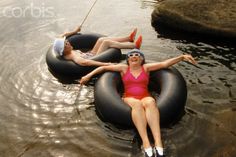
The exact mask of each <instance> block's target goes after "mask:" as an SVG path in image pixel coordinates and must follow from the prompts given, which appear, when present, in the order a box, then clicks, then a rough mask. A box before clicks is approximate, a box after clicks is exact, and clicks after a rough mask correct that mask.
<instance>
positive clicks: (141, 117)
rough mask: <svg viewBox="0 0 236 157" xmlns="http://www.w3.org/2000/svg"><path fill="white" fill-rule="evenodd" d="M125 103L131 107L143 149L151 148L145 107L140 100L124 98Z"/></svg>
mask: <svg viewBox="0 0 236 157" xmlns="http://www.w3.org/2000/svg"><path fill="white" fill-rule="evenodd" d="M124 101H125V102H126V103H127V104H128V105H129V106H130V107H131V109H132V110H131V116H132V120H133V122H134V125H135V127H136V128H137V130H138V133H139V135H140V137H141V139H142V142H143V147H144V148H149V147H151V145H150V142H149V139H148V135H147V120H146V116H145V111H144V107H143V105H142V103H141V101H140V100H138V99H134V98H124Z"/></svg>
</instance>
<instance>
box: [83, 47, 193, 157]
mask: <svg viewBox="0 0 236 157" xmlns="http://www.w3.org/2000/svg"><path fill="white" fill-rule="evenodd" d="M183 60H184V61H188V62H190V63H192V64H196V62H195V60H194V59H193V57H192V56H191V55H180V56H178V57H174V58H171V59H167V60H165V61H162V62H155V63H145V58H144V55H143V53H142V52H141V51H140V50H138V49H134V50H132V51H130V52H129V53H128V54H127V64H117V65H109V66H101V67H98V68H97V69H95V70H94V71H92V72H90V73H89V74H87V75H86V76H84V77H82V79H81V80H80V83H81V84H84V83H86V82H87V81H89V79H90V78H91V77H92V76H94V75H95V74H98V73H101V72H104V71H117V72H120V74H121V76H122V80H123V83H124V89H125V90H124V96H123V100H124V102H126V103H127V104H128V105H129V106H130V107H131V116H132V120H133V122H134V125H135V126H136V128H137V130H138V132H139V135H140V137H141V139H142V142H143V148H144V155H145V157H154V156H155V155H156V156H157V157H163V156H164V153H163V144H162V141H161V132H160V119H159V117H160V116H159V110H158V108H157V106H156V101H155V99H154V98H153V97H151V96H150V94H149V92H148V83H149V72H151V71H155V70H159V69H162V68H168V67H169V66H172V65H174V64H176V63H178V62H180V61H183ZM147 125H149V127H150V129H151V132H152V135H153V137H154V140H155V147H154V148H152V147H151V144H150V141H149V139H148V135H147Z"/></svg>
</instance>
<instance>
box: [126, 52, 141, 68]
mask: <svg viewBox="0 0 236 157" xmlns="http://www.w3.org/2000/svg"><path fill="white" fill-rule="evenodd" d="M128 62H129V64H140V65H141V64H142V62H143V57H142V56H141V54H140V53H131V54H128Z"/></svg>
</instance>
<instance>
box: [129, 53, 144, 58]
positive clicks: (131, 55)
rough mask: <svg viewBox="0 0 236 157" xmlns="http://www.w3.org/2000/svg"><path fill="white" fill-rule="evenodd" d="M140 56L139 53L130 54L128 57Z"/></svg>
mask: <svg viewBox="0 0 236 157" xmlns="http://www.w3.org/2000/svg"><path fill="white" fill-rule="evenodd" d="M140 56H141V54H140V53H131V54H128V57H140Z"/></svg>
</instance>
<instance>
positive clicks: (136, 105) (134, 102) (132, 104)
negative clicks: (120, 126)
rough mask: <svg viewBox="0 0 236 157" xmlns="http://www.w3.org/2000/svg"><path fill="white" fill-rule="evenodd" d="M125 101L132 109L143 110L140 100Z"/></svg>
mask: <svg viewBox="0 0 236 157" xmlns="http://www.w3.org/2000/svg"><path fill="white" fill-rule="evenodd" d="M124 101H125V102H126V103H127V104H128V105H129V106H130V107H131V108H132V109H143V104H142V102H141V101H140V100H136V99H132V98H131V99H124Z"/></svg>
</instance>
